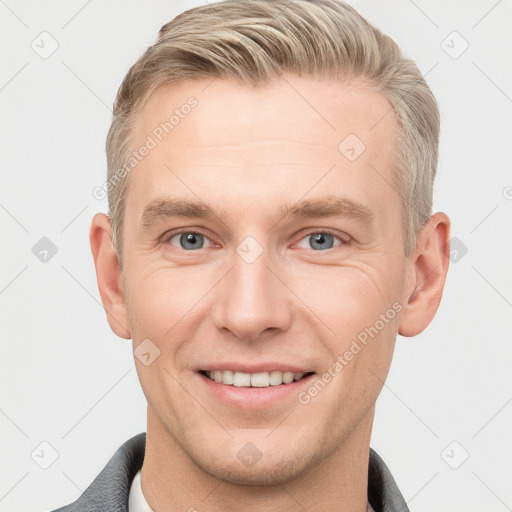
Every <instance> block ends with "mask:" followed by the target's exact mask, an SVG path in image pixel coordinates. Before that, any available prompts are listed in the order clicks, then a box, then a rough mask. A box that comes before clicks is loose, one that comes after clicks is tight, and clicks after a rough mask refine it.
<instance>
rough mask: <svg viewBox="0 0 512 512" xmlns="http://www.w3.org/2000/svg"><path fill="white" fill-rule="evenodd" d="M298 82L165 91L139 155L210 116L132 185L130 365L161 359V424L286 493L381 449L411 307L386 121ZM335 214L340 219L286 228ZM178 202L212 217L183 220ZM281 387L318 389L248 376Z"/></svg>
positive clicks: (243, 479) (364, 100) (189, 448)
mask: <svg viewBox="0 0 512 512" xmlns="http://www.w3.org/2000/svg"><path fill="white" fill-rule="evenodd" d="M285 78H286V80H279V81H274V82H273V83H271V84H270V85H269V86H266V87H265V88H250V87H244V86H242V85H239V84H237V83H235V82H232V81H229V80H220V79H217V80H214V81H213V82H211V81H200V82H199V81H198V82H184V83H182V84H179V85H176V86H172V87H166V88H162V89H160V90H158V91H157V92H156V93H155V94H153V96H152V97H151V98H150V100H149V102H148V103H147V104H146V106H145V107H144V109H143V111H142V112H141V114H140V115H139V117H138V120H137V124H136V127H135V131H134V139H133V148H134V149H136V148H138V147H140V146H141V145H143V144H144V143H145V142H146V141H147V137H148V135H150V136H151V137H152V138H153V139H154V140H156V141H157V142H158V140H157V138H156V137H155V135H154V133H155V132H154V130H155V128H156V127H158V126H159V125H160V123H161V122H163V121H165V120H168V119H169V116H170V115H171V114H172V113H173V112H174V111H175V109H177V108H178V109H179V108H180V107H181V106H182V105H183V104H186V103H187V99H188V98H189V97H190V96H193V97H194V98H195V99H196V100H197V105H196V106H195V107H194V108H192V109H190V113H189V114H188V115H184V116H183V119H180V121H179V124H177V125H176V126H175V127H174V128H173V129H172V131H170V132H169V134H167V135H165V136H163V137H162V141H160V142H158V144H157V145H156V147H154V148H151V150H150V151H149V152H148V154H147V156H145V157H144V158H143V159H142V161H141V162H140V163H139V164H138V165H137V167H136V168H135V169H134V170H133V171H132V173H131V175H130V177H129V180H130V183H129V189H128V195H127V201H126V216H125V219H124V271H123V282H124V289H125V297H126V305H127V310H128V318H129V323H130V331H131V335H132V338H133V340H134V347H135V348H136V347H137V346H138V345H139V344H140V343H141V342H142V341H143V340H146V339H149V340H150V341H151V344H154V345H156V347H158V349H159V351H160V355H159V357H157V358H156V359H155V360H154V361H153V362H152V363H151V364H150V365H148V366H145V365H144V364H142V363H141V362H140V361H139V360H138V359H136V366H137V371H138V374H139V378H140V381H141V384H142V387H143V390H144V393H145V395H146V398H147V400H148V407H149V408H148V422H151V423H153V424H154V425H158V428H160V430H161V431H162V432H165V433H166V435H168V436H169V439H173V440H174V442H175V443H176V444H177V445H178V446H179V447H180V449H181V450H182V452H183V453H185V454H186V455H187V456H188V457H189V458H190V459H191V460H193V461H194V462H195V463H196V464H197V465H198V466H199V467H201V468H203V469H204V470H205V471H207V472H208V473H210V474H213V475H215V476H218V477H220V478H224V479H227V480H230V481H232V482H238V483H279V482H285V481H287V480H288V479H290V478H293V477H296V476H299V475H301V474H303V473H305V472H307V471H310V470H311V469H312V468H314V467H315V466H316V465H317V464H318V463H319V462H320V461H321V460H323V459H324V458H325V457H327V456H328V455H330V454H332V453H333V452H334V451H335V450H336V449H337V448H338V447H340V446H341V444H342V443H344V442H345V441H347V439H349V437H350V436H351V435H352V434H353V433H354V432H357V431H361V429H362V430H364V431H365V433H366V434H368V430H369V429H371V421H372V418H373V405H374V403H375V400H376V398H377V396H378V394H379V392H380V390H381V388H382V380H383V379H384V378H385V376H386V374H387V371H388V369H389V365H390V363H391V358H392V353H393V349H394V343H395V339H396V335H397V331H398V318H399V313H398V311H399V310H400V307H401V305H402V304H404V301H406V298H407V297H408V295H407V291H410V289H409V282H410V280H409V278H410V272H409V270H410V265H409V262H408V261H407V260H406V259H405V258H404V256H403V237H402V221H401V201H400V197H399V195H398V193H397V191H396V190H395V189H394V188H393V186H392V183H393V178H392V177H393V166H394V164H395V160H394V155H395V153H396V135H397V124H396V120H395V118H394V115H393V114H392V112H391V106H390V104H389V103H388V101H387V100H386V99H385V98H384V97H383V96H382V95H380V94H378V93H375V92H370V90H369V89H368V88H366V87H364V86H363V85H362V84H360V83H357V82H354V83H352V84H351V85H348V84H343V83H340V82H327V81H317V80H314V79H310V78H299V77H297V76H294V75H285ZM188 110H189V109H187V111H188ZM157 133H159V132H158V131H157ZM351 134H352V135H351ZM347 137H348V139H347ZM345 139H346V140H345ZM358 139H359V140H358ZM361 141H362V142H363V143H364V145H365V146H366V147H365V148H364V147H363V146H362V144H361ZM340 144H341V145H340ZM335 199H339V200H341V201H343V203H342V207H341V208H340V209H339V211H337V213H336V212H332V213H331V215H329V216H327V215H322V216H318V215H317V214H318V213H319V209H317V210H316V211H315V208H309V209H308V210H303V211H302V213H303V215H291V214H290V215H287V214H286V213H285V210H284V208H286V207H293V206H304V202H306V201H308V202H311V203H316V202H326V203H325V204H326V205H331V206H332V205H333V204H335V201H334V200H335ZM165 201H171V202H173V203H176V202H177V201H190V202H195V203H199V204H202V205H203V206H205V205H207V206H208V207H209V208H211V209H212V210H213V212H215V214H214V215H212V216H210V217H202V216H196V215H194V216H172V215H170V214H171V213H172V211H171V208H170V207H169V205H167V206H165V203H162V202H165ZM158 205H159V206H158ZM188 211H189V212H191V210H190V209H189V210H188ZM393 305H394V306H393ZM365 328H366V329H367V330H366V331H365ZM361 333H366V343H363V341H362V340H364V339H365V335H364V334H361ZM370 333H371V334H370ZM354 342H355V343H356V345H354ZM146 343H148V342H146ZM150 346H153V345H150ZM356 346H357V347H359V350H358V349H357V348H356ZM347 351H349V352H351V353H352V357H350V355H349V354H346V353H347ZM338 356H340V357H341V359H336V358H337V357H338ZM336 361H338V362H339V365H341V369H340V366H339V365H336ZM341 361H343V362H341ZM209 370H218V371H219V374H218V375H220V371H221V370H232V371H233V372H240V374H239V375H238V376H235V380H236V381H237V382H238V383H242V384H243V386H241V387H239V386H234V385H229V384H225V383H223V382H215V381H213V380H211V379H210V378H209V377H208V376H207V375H206V374H205V373H204V372H205V371H209ZM275 371H292V372H295V373H304V374H305V377H303V378H302V379H300V380H297V381H294V382H293V383H288V384H285V383H283V384H280V385H269V386H268V387H247V386H246V384H247V383H248V381H247V380H246V379H247V376H246V375H244V374H245V373H251V374H255V373H263V375H262V376H260V377H261V379H262V380H261V381H259V380H258V379H259V378H260V377H256V378H255V380H254V382H255V383H258V381H259V382H260V383H261V384H265V383H266V379H267V377H266V376H265V372H275ZM325 374H330V375H331V379H329V378H328V377H324V375H325ZM213 375H214V376H215V374H213ZM222 375H223V377H225V378H226V379H228V380H227V382H229V376H230V374H229V372H227V373H223V374H222ZM271 376H272V378H277V379H278V377H279V373H273V374H272V375H271ZM249 378H250V377H249ZM322 379H324V380H323V384H324V385H323V386H322V383H320V384H318V381H322ZM326 381H328V382H326ZM274 382H277V381H274ZM315 382H316V383H317V384H316V388H315ZM312 388H314V389H316V392H315V391H314V389H313V391H311V389H312ZM248 443H252V444H248ZM260 456H261V458H259V460H257V459H258V457H260ZM254 461H256V462H254Z"/></svg>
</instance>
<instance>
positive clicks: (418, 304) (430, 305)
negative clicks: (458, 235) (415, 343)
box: [398, 212, 450, 336]
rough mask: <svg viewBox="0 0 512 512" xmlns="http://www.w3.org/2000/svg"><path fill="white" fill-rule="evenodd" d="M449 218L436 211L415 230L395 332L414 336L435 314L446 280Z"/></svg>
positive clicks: (448, 250) (448, 252) (448, 254)
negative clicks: (409, 281) (408, 284)
mask: <svg viewBox="0 0 512 512" xmlns="http://www.w3.org/2000/svg"><path fill="white" fill-rule="evenodd" d="M449 240H450V219H449V218H448V216H447V215H446V214H444V213H442V212H438V213H435V214H434V215H432V217H431V218H430V219H429V220H428V221H427V223H426V224H425V227H424V228H423V229H422V230H421V231H420V232H419V233H418V241H417V244H416V251H415V252H414V254H413V255H412V256H411V265H412V268H411V272H412V274H413V278H412V281H413V287H412V289H409V290H407V292H408V293H407V295H406V300H405V302H406V304H405V307H404V309H403V311H402V314H401V317H400V323H399V327H398V334H401V335H402V336H416V335H417V334H419V333H420V332H422V331H423V330H424V329H425V328H426V327H427V326H428V325H429V324H430V322H431V321H432V319H433V318H434V316H435V314H436V312H437V309H438V308H439V304H440V302H441V297H442V295H443V288H444V284H445V281H446V274H447V272H448V264H449V261H450V259H449V256H450V242H449Z"/></svg>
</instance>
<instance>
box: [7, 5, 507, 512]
mask: <svg viewBox="0 0 512 512" xmlns="http://www.w3.org/2000/svg"><path fill="white" fill-rule="evenodd" d="M350 3H351V4H352V5H354V6H355V7H356V8H358V9H359V10H360V12H361V13H362V14H363V15H364V16H366V17H367V18H368V19H369V20H370V21H372V22H373V23H375V24H376V25H377V26H378V27H379V28H381V29H382V30H384V31H385V32H387V33H388V34H390V35H391V36H392V37H393V38H394V39H395V40H396V41H397V42H398V43H399V44H400V45H401V47H402V48H403V49H404V51H405V53H406V54H407V55H409V56H411V57H413V58H414V59H415V60H416V61H417V63H418V65H419V67H420V69H421V70H422V72H423V73H424V74H427V80H428V82H429V84H430V86H431V87H432V89H433V91H434V93H435V95H436V97H437V98H438V101H439V104H440V108H441V112H442V138H441V158H440V164H439V170H438V178H437V182H436V187H435V210H441V211H445V212H446V213H448V214H449V216H450V217H451V219H452V222H453V226H452V236H453V237H456V239H457V240H455V241H454V243H453V247H454V248H457V249H458V252H457V254H453V262H452V264H451V268H450V271H449V275H448V279H447V283H446V288H445V293H444V296H443V300H442V303H441V307H440V310H439V312H438V314H437V316H436V318H435V319H434V321H433V322H432V324H431V325H430V326H429V328H428V329H427V330H426V331H424V332H423V333H422V334H421V335H419V336H417V337H416V338H402V337H399V338H398V340H397V345H396V352H395V357H394V360H393V364H392V367H391V371H390V374H389V376H388V380H387V382H386V385H385V386H384V389H383V391H382V394H381V396H380V398H379V400H378V402H377V404H378V405H377V413H376V418H375V423H374V431H373V438H372V443H371V444H372V446H373V448H375V449H376V450H377V452H378V453H379V454H380V455H381V456H382V457H383V459H384V460H385V462H386V463H387V465H388V466H389V468H390V469H391V472H392V473H393V475H394V477H395V479H396V480H397V483H398V486H399V488H400V489H401V491H402V493H403V495H404V497H405V499H406V500H407V501H408V502H409V506H410V508H411V510H414V511H462V510H464V511H467V512H470V511H484V510H485V511H502V510H503V511H504V510H512V508H511V507H512V490H511V486H510V482H511V481H512V467H511V464H510V460H512V436H511V435H510V432H511V426H512V404H511V401H512V386H511V381H512V377H511V371H510V362H511V355H512V354H511V352H512V349H511V343H510V340H511V330H512V329H511V323H510V313H511V308H512V286H511V285H512V273H511V271H510V262H511V261H512V258H511V253H512V251H511V249H512V247H511V245H512V244H511V237H510V226H511V220H512V200H511V198H512V175H511V173H510V169H511V152H510V145H511V142H510V141H511V135H512V126H511V125H512V121H511V114H512V71H511V70H512V66H511V65H510V55H512V36H511V32H510V19H511V15H512V4H511V2H510V1H506V0H501V1H496V0H480V1H471V2H468V1H462V0H458V1H452V2H445V1H441V0H436V1H420V0H416V1H412V0H396V1H394V0H393V1H381V2H374V1H373V2H372V1H370V0H360V1H353V2H350ZM201 4H202V1H200V0H197V1H176V2H170V1H166V2H164V1H153V2H134V1H121V0H108V1H103V2H99V1H98V0H92V1H91V0H89V1H84V0H72V1H67V2H62V1H61V2H57V1H48V2H44V3H43V2H36V1H35V0H30V1H25V2H15V1H14V0H5V1H0V24H1V28H0V38H1V44H2V47H3V48H4V57H3V59H2V61H1V64H0V65H1V74H0V108H1V116H2V123H1V125H0V130H1V136H0V144H1V147H0V155H1V159H2V174H1V179H2V182H1V186H0V223H1V232H2V237H1V244H2V247H1V253H0V254H1V269H2V271H1V273H0V308H1V323H0V326H1V351H2V355H1V358H0V389H1V401H0V428H1V432H2V435H1V437H0V443H1V454H2V455H1V458H2V464H1V465H0V509H1V510H9V511H12V512H18V511H24V512H31V511H42V510H48V509H51V508H54V507H57V506H59V505H63V504H66V503H69V502H71V501H73V500H74V499H76V498H77V497H78V495H79V494H80V493H81V492H82V491H83V490H84V489H85V488H86V487H87V486H88V485H89V484H90V483H91V481H92V480H93V479H94V477H95V476H96V475H97V474H98V473H99V471H100V470H101V469H102V468H103V467H104V465H105V464H106V462H107V461H108V460H109V459H110V457H111V456H112V455H113V453H114V451H115V450H116V449H117V448H118V447H119V446H120V445H121V444H122V443H123V442H124V441H125V440H127V439H128V438H129V437H131V436H132V435H135V434H136V433H139V432H142V431H144V430H145V425H146V424H145V421H146V416H145V414H146V407H145V398H144V395H143V393H142V391H141V389H140V386H139V382H138V379H137V375H136V372H135V367H134V362H133V355H132V353H131V341H127V340H120V339H118V338H117V337H116V336H115V335H114V334H113V333H112V332H111V331H110V328H109V327H108V324H107V322H106V318H105V313H104V310H103V307H102V305H101V301H100V297H99V293H98V290H97V285H96V278H95V273H94V266H93V260H92V256H91V253H90V247H89V241H88V233H89V226H90V221H91V218H92V216H93V214H94V213H95V212H97V211H103V212H106V211H107V204H106V200H97V199H96V198H94V197H93V195H92V190H93V189H94V187H96V186H98V185H101V184H102V183H103V182H104V180H105V173H106V162H105V156H104V142H105V136H106V133H107V130H108V127H109V122H110V116H111V112H110V105H112V102H113V100H114V97H115V93H116V91H117V88H118V86H119V85H120V83H121V80H122V78H123V77H124V75H125V73H126V71H127V70H128V67H129V66H130V65H131V64H132V63H133V62H134V61H135V59H136V58H137V57H138V56H139V55H140V54H141V53H142V51H143V50H145V48H146V47H147V46H148V45H149V44H151V43H152V42H153V41H154V38H155V36H156V33H157V31H158V29H159V28H160V26H161V25H163V23H165V22H167V21H169V20H170V19H172V18H173V17H174V16H175V15H177V14H178V13H180V12H182V11H183V10H185V9H188V8H191V7H194V6H197V5H201ZM44 31H46V32H48V33H49V34H51V35H50V36H49V35H40V34H41V33H42V32H44ZM454 31H455V32H457V34H453V32H454ZM53 41H56V42H57V43H58V48H57V49H56V51H55V52H54V53H53V54H52V55H50V56H48V55H47V54H45V53H44V52H47V53H48V52H50V50H52V45H55V42H53ZM443 41H444V42H443ZM466 42H467V44H468V45H469V47H468V48H467V50H466V51H464V52H463V53H462V54H460V55H459V53H460V52H461V51H462V50H463V49H464V48H465V45H466ZM34 47H35V48H34ZM41 54H43V55H42V56H41ZM42 57H47V58H42ZM455 57H456V58H455ZM43 237H47V238H48V239H49V240H51V242H52V243H53V244H54V245H55V247H56V249H57V252H56V254H55V255H53V256H52V252H51V250H50V252H49V253H48V255H47V260H48V261H46V262H42V261H40V259H39V258H38V257H36V254H38V250H34V252H35V253H36V254H34V252H33V247H34V246H36V244H37V243H38V242H39V241H40V239H41V238H43ZM39 243H40V244H45V243H47V242H44V241H43V242H39ZM43 249H44V247H43ZM40 250H42V249H41V248H39V251H40ZM465 251H467V252H465ZM43 254H44V253H43ZM39 256H40V257H42V255H39ZM42 442H46V443H49V444H50V445H51V447H53V448H50V447H49V446H48V445H41V443H42ZM52 450H55V451H56V453H57V454H58V456H57V458H56V460H55V461H54V462H53V463H52V464H51V465H49V467H48V468H47V469H43V468H42V467H41V465H48V464H50V463H51V462H52V461H53V458H52V454H53V451H52ZM43 453H44V455H42V454H43ZM38 454H39V457H38V456H37V455H38ZM466 455H468V458H467V460H464V459H465V457H466ZM455 466H457V468H456V469H455Z"/></svg>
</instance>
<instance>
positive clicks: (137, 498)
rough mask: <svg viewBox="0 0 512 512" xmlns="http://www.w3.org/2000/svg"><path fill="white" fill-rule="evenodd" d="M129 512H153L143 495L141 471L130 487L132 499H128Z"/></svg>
mask: <svg viewBox="0 0 512 512" xmlns="http://www.w3.org/2000/svg"><path fill="white" fill-rule="evenodd" d="M128 512H153V510H152V509H151V507H150V506H149V504H148V502H147V501H146V498H145V497H144V494H143V493H142V485H141V483H140V469H139V471H137V474H136V475H135V477H134V478H133V481H132V485H131V487H130V497H129V498H128Z"/></svg>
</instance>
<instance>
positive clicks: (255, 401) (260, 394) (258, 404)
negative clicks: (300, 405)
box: [196, 373, 315, 409]
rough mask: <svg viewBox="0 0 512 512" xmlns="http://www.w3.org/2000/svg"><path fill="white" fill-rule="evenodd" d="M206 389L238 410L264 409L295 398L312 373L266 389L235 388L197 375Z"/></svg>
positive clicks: (312, 375) (200, 374)
mask: <svg viewBox="0 0 512 512" xmlns="http://www.w3.org/2000/svg"><path fill="white" fill-rule="evenodd" d="M196 375H198V376H199V378H200V380H201V382H203V384H204V385H205V386H206V389H207V390H208V391H209V392H210V393H212V394H213V395H214V396H215V397H217V398H218V399H219V400H221V401H223V402H225V403H227V404H229V405H231V406H234V407H237V408H240V409H265V408H268V407H273V406H274V405H277V404H279V402H282V401H284V400H286V399H288V400H289V399H290V398H291V397H295V398H296V397H297V395H298V393H299V392H300V390H301V388H303V387H305V386H308V385H309V383H310V381H311V379H312V378H313V377H314V376H315V374H314V373H312V374H311V375H308V376H306V377H303V378H302V379H300V380H296V381H294V382H291V383H290V384H280V385H279V386H268V387H266V388H256V387H237V386H232V385H228V384H222V383H218V382H215V381H214V380H212V379H210V378H209V377H207V376H206V375H203V374H202V373H197V374H196Z"/></svg>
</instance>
